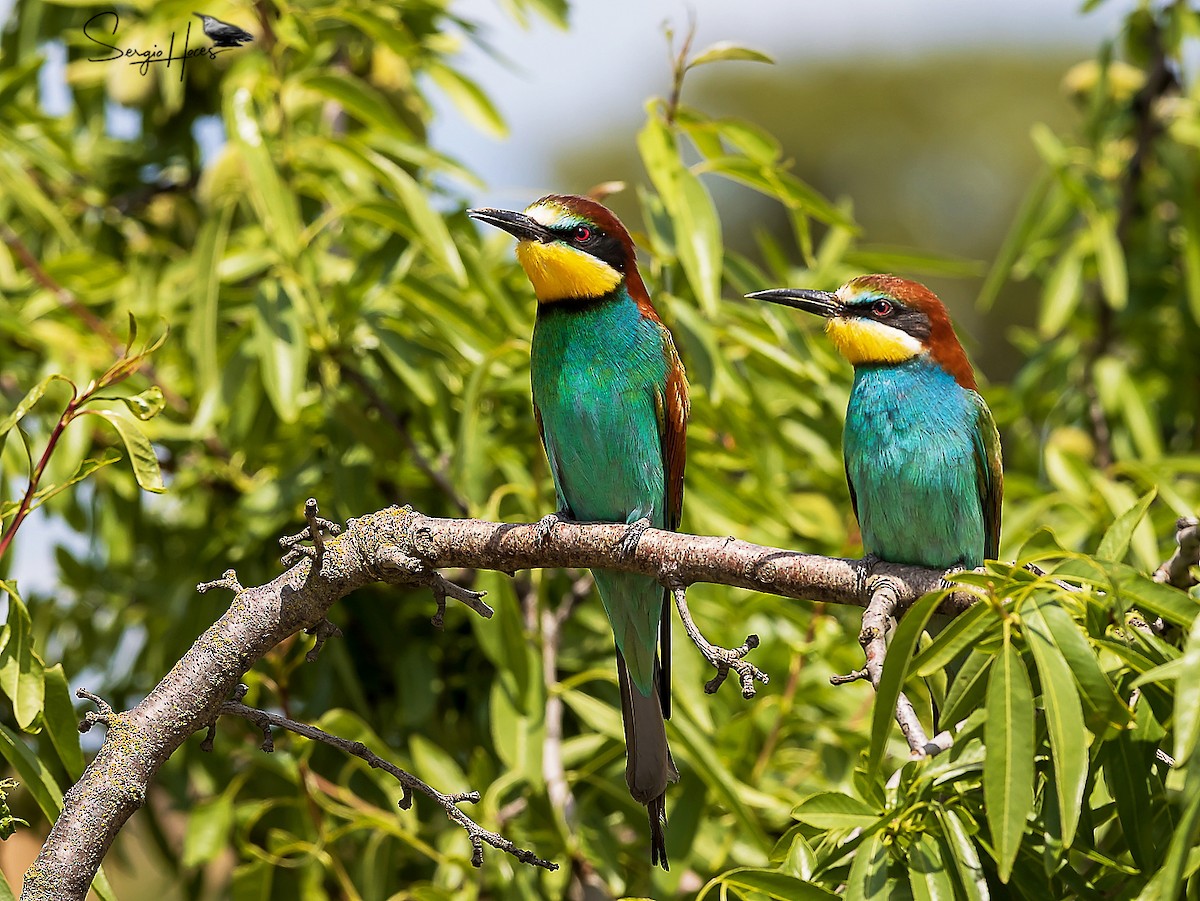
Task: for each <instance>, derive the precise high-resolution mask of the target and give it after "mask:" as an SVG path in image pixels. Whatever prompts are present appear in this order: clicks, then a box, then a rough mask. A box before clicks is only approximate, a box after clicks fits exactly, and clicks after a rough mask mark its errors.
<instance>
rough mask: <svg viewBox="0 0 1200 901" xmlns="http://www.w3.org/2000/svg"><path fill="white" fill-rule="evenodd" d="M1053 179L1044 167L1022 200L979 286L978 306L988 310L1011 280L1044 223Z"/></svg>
mask: <svg viewBox="0 0 1200 901" xmlns="http://www.w3.org/2000/svg"><path fill="white" fill-rule="evenodd" d="M1053 183H1054V178H1053V176H1052V174H1051V173H1050V172H1049V171H1046V170H1044V171H1043V172H1042V173H1041V174H1040V175H1039V176H1038V178H1037V181H1035V182H1034V183H1033V186H1032V187H1031V188H1030V189H1029V193H1028V194H1026V195H1025V199H1024V200H1022V201H1021V209H1020V210H1018V211H1017V216H1016V219H1014V220H1013V225H1012V228H1011V229H1009V232H1008V234H1007V235H1005V237H1004V243H1003V244H1001V245H1000V250H999V251H998V252H997V253H996V258H995V261H994V262H993V263H992V268H991V269H990V270H989V271H988V274H987V278H986V279H984V282H983V287H982V288H980V289H979V299H978V301H977V302H976V306H978V307H979V309H980V310H983V311H987V310H990V309H991V308H992V304H994V303H995V302H996V297H997V295H999V293H1000V289H1001V288H1003V287H1004V283H1005V282H1006V281H1008V277H1009V274H1010V273H1011V272H1012V269H1013V266H1014V265H1015V264H1016V262H1017V260H1018V258H1020V256H1021V252H1022V251H1023V250H1024V249H1025V246H1026V245H1027V244H1028V243H1029V240H1030V238H1031V237H1032V236H1033V233H1034V232H1035V231H1036V229H1037V227H1038V226H1039V225H1040V224H1041V220H1042V210H1043V207H1044V204H1045V200H1046V194H1047V193H1048V191H1049V190H1050V187H1051V185H1052V184H1053Z"/></svg>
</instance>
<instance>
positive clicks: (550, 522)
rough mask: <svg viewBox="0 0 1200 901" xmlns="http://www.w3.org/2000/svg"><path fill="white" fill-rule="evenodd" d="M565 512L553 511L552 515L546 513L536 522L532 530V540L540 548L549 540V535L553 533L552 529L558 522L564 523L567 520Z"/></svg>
mask: <svg viewBox="0 0 1200 901" xmlns="http://www.w3.org/2000/svg"><path fill="white" fill-rule="evenodd" d="M568 518H569V517H568V514H567V511H566V510H555V511H554V512H553V513H547V514H546V515H545V516H543V517H542V518H541V519H539V520H538V522H537V525H536V526H534V528H533V540H534V542H536V543H537V545H538V547H541V546H542V545H543V544H545V543H546V542H547V541H549V540H550V533H551V532H553V531H554V527H555V526H557V525H558V524H559V523H560V522H565V521H566V520H567V519H568Z"/></svg>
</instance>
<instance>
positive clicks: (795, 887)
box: [718, 867, 837, 901]
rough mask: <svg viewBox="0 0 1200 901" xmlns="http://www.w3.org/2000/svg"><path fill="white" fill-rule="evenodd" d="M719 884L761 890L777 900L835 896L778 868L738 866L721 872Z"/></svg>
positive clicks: (801, 900) (817, 899) (818, 899)
mask: <svg viewBox="0 0 1200 901" xmlns="http://www.w3.org/2000/svg"><path fill="white" fill-rule="evenodd" d="M718 884H720V885H727V886H729V887H730V888H733V889H740V890H744V891H751V892H761V893H762V894H764V895H766V896H767V897H768V898H778V899H779V901H823V899H833V898H837V895H835V894H833V892H830V891H827V890H826V889H823V888H821V887H820V886H819V885H816V884H815V883H812V882H807V881H805V880H803V879H797V878H796V877H795V876H792V875H789V874H788V873H781V872H779V871H778V870H763V869H757V868H754V867H739V868H737V869H735V870H730V871H728V872H727V873H722V874H721V876H720V877H719V882H718Z"/></svg>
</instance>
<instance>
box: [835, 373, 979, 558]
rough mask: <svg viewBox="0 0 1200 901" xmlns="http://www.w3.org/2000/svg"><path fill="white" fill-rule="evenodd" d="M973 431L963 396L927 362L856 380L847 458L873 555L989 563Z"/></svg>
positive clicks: (848, 414)
mask: <svg viewBox="0 0 1200 901" xmlns="http://www.w3.org/2000/svg"><path fill="white" fill-rule="evenodd" d="M976 428H978V425H977V418H976V411H975V408H974V407H973V406H972V405H971V402H970V399H969V398H968V396H967V394H966V391H965V390H964V389H963V388H962V387H961V386H960V385H959V384H958V383H957V382H955V381H954V379H953V377H952V376H950V375H949V374H947V373H946V372H945V371H944V370H942V369H941V368H940V367H938V366H937V365H936V364H934V363H932V362H930V361H928V360H926V359H925V358H917V359H916V360H914V361H911V362H909V363H906V364H902V365H900V366H879V367H859V368H858V369H857V370H856V371H855V376H854V388H853V391H852V392H851V395H850V404H849V407H848V408H847V410H846V431H845V439H844V449H845V455H846V474H847V476H848V478H849V479H850V483H851V485H852V486H853V488H854V491H855V492H856V495H857V502H858V521H859V527H860V529H861V531H862V539H863V548H864V549H865V550H866V551H867V552H868V553H871V554H875V555H876V556H878V557H880V558H882V559H884V560H888V561H890V562H893V563H913V564H918V565H921V566H931V567H945V568H950V567H953V566H965V567H975V566H979V565H980V564H981V563H982V562H983V558H984V547H985V535H984V521H983V506H982V500H981V498H980V495H979V476H978V466H979V465H980V463H979V461H978V459H977V455H976V450H975V447H976V438H975V429H976Z"/></svg>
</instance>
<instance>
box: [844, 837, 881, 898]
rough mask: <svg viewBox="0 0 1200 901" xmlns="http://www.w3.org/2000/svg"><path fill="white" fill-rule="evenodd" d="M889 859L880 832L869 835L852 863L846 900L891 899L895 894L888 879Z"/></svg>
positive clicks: (856, 852)
mask: <svg viewBox="0 0 1200 901" xmlns="http://www.w3.org/2000/svg"><path fill="white" fill-rule="evenodd" d="M889 859H890V855H889V854H888V851H887V847H886V846H885V845H884V844H883V842H882V841H881V840H880V838H879V835H878V833H873V834H871V835H869V836H867V838H866V840H864V841H863V843H862V844H861V845H859V846H858V850H857V851H855V853H854V861H853V862H852V863H851V864H850V874H849V876H847V877H846V901H890V899H891V898H892V897H893V895H892V891H891V888H892V887H891V885H890V884H889V880H888V861H889Z"/></svg>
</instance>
